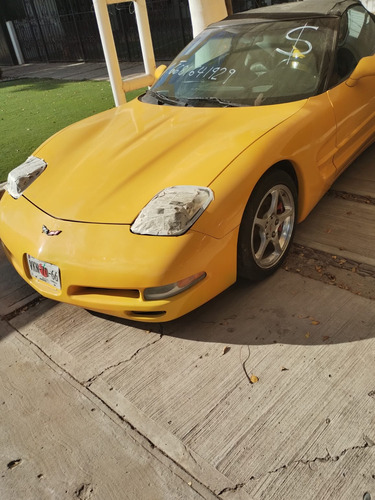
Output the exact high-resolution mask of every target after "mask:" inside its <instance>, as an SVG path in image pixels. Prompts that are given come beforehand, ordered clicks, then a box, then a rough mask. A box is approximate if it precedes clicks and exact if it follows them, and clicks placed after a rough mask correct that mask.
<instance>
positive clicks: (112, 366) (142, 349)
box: [82, 333, 163, 388]
mask: <svg viewBox="0 0 375 500" xmlns="http://www.w3.org/2000/svg"><path fill="white" fill-rule="evenodd" d="M162 338H163V334H162V333H159V334H158V338H157V339H155V340H153V341H152V342H149V343H148V344H146V345H144V346H142V347H140V348H139V349H137V350H136V351H135V352H134V353H133V354H132V355H131V356H130V357H129V358H127V359H122V360H121V361H118V362H117V363H115V364H113V365H110V366H106V367H105V368H104V369H103V370H102V371H101V372H100V373H98V374H96V375H93V376H92V377H90V378H89V379H88V380H86V382H82V384H83V385H84V386H85V387H87V388H88V387H90V386H91V384H92V383H93V382H95V381H96V380H97V379H98V378H99V377H101V376H102V375H104V374H105V373H106V372H108V371H110V370H113V369H114V368H118V367H119V366H121V365H124V364H126V363H129V362H130V361H132V360H133V359H134V358H135V357H136V356H138V354H139V353H140V352H142V351H144V350H145V349H148V348H149V347H151V346H152V345H154V344H156V343H157V342H159V341H160V340H161V339H162Z"/></svg>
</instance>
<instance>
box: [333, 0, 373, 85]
mask: <svg viewBox="0 0 375 500" xmlns="http://www.w3.org/2000/svg"><path fill="white" fill-rule="evenodd" d="M374 52H375V23H374V21H373V19H372V17H371V16H370V15H369V13H368V12H367V11H366V10H365V9H364V8H362V7H361V6H356V7H352V8H351V9H349V10H348V11H347V13H346V15H345V16H343V18H342V20H341V26H340V33H339V42H338V48H337V54H336V61H335V70H334V78H335V79H336V80H335V81H334V82H333V83H340V82H341V81H343V80H345V79H346V78H348V76H349V75H350V74H351V73H352V72H353V70H354V68H355V67H356V66H357V64H358V62H359V60H360V59H361V58H362V57H366V56H370V55H372V54H374Z"/></svg>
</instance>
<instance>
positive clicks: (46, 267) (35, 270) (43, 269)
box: [27, 255, 61, 290]
mask: <svg viewBox="0 0 375 500" xmlns="http://www.w3.org/2000/svg"><path fill="white" fill-rule="evenodd" d="M27 262H28V264H29V271H30V274H31V276H32V277H33V278H36V279H38V280H40V281H44V282H45V283H48V284H49V285H51V286H53V287H55V288H58V289H59V290H61V282H60V269H59V268H58V267H57V266H55V265H54V264H49V263H48V262H43V261H42V260H38V259H35V258H34V257H31V255H27Z"/></svg>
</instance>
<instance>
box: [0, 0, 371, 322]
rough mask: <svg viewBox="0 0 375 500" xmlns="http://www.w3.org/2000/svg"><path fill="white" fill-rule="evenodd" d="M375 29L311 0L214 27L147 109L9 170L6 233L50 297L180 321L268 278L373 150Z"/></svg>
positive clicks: (75, 131) (80, 126)
mask: <svg viewBox="0 0 375 500" xmlns="http://www.w3.org/2000/svg"><path fill="white" fill-rule="evenodd" d="M374 52H375V22H374V16H373V15H372V14H371V13H369V12H367V11H366V10H365V8H364V7H363V5H362V4H361V2H359V1H356V0H342V1H335V0H305V1H299V2H292V3H287V4H283V5H277V6H271V7H265V8H260V9H255V10H250V11H247V12H242V13H240V14H236V15H233V16H230V17H228V18H226V19H224V20H223V21H221V22H218V23H216V24H213V25H211V26H209V27H208V28H207V29H206V30H205V31H203V32H202V33H201V34H200V35H199V36H198V37H197V38H195V39H194V40H193V41H192V42H191V43H190V44H189V45H188V46H187V47H186V48H185V49H184V50H183V51H182V52H181V53H180V54H179V55H178V56H177V58H176V59H175V60H174V61H173V62H172V63H171V65H170V66H169V67H168V68H166V69H165V71H164V72H162V71H161V70H160V69H158V70H157V72H156V74H157V77H156V78H157V79H156V81H155V83H154V85H153V86H152V87H151V88H150V89H149V90H148V91H147V92H145V94H144V95H142V96H140V97H139V98H138V99H135V100H134V101H132V102H130V103H127V104H125V105H123V106H120V107H118V108H115V109H111V110H109V111H106V112H104V113H101V114H98V115H96V116H93V117H91V118H88V119H86V120H83V121H81V122H79V123H76V124H74V125H72V126H70V127H68V128H66V129H64V130H62V131H61V132H59V133H57V134H56V135H55V136H53V137H52V138H51V139H49V140H47V141H46V142H45V143H44V144H43V145H42V146H40V147H39V148H38V149H37V150H36V151H35V152H34V153H33V155H32V156H30V157H29V158H28V159H27V160H26V161H25V163H23V164H22V165H20V166H18V167H17V168H15V169H14V170H13V171H12V172H10V174H9V177H8V182H7V191H6V192H5V194H4V196H3V197H2V199H1V203H0V237H1V240H2V243H3V245H4V248H5V252H6V255H7V256H8V258H9V260H10V262H11V263H12V264H13V265H14V267H15V268H16V270H17V271H18V273H19V274H20V275H21V276H22V277H23V278H24V279H25V280H26V281H27V282H28V283H29V284H30V285H31V286H33V287H34V288H35V289H36V290H37V291H38V292H40V293H41V294H42V295H44V296H46V297H49V298H52V299H55V300H59V301H63V302H68V303H70V304H75V305H77V306H81V307H84V308H87V309H89V310H94V311H98V312H102V313H106V314H110V315H115V316H119V317H123V318H128V319H131V320H138V321H150V322H159V321H168V320H171V319H174V318H176V317H178V316H181V315H183V314H185V313H187V312H189V311H191V310H193V309H194V308H196V307H198V306H200V305H201V304H203V303H205V302H206V301H208V300H210V299H211V298H213V297H214V296H215V295H217V294H219V293H220V292H222V291H223V290H224V289H226V288H227V287H228V286H230V285H231V284H233V283H234V282H235V281H236V279H237V276H241V277H245V278H248V279H250V280H254V281H256V280H260V279H263V278H265V277H267V276H269V275H270V274H271V273H273V272H274V271H275V270H276V269H277V268H278V267H279V266H280V265H281V264H282V263H283V260H284V259H285V257H286V254H287V252H288V249H289V247H290V245H291V242H292V239H293V234H294V229H295V225H296V223H297V222H299V221H302V220H303V219H304V218H305V217H306V216H307V215H308V214H309V212H310V211H311V209H312V208H313V207H314V206H315V205H316V203H317V202H318V201H319V199H320V198H321V197H322V196H323V195H324V193H325V192H326V191H327V189H328V188H329V187H330V185H331V184H332V183H333V182H334V180H335V179H336V178H337V177H338V176H339V174H340V173H341V172H342V171H343V170H344V169H345V168H346V167H347V166H348V165H349V164H350V163H351V162H352V161H353V159H354V158H355V157H356V156H358V155H359V154H360V153H361V152H362V151H363V150H364V149H365V148H366V147H367V146H368V145H369V144H371V143H372V142H373V140H374V134H375V118H374V117H375V56H374V55H373V54H374Z"/></svg>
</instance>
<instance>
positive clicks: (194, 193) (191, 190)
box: [131, 186, 214, 236]
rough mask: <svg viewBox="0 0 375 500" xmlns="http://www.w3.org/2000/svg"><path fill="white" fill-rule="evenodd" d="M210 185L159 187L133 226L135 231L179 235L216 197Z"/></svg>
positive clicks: (159, 234) (147, 233)
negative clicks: (162, 188)
mask: <svg viewBox="0 0 375 500" xmlns="http://www.w3.org/2000/svg"><path fill="white" fill-rule="evenodd" d="M213 198H214V195H213V192H212V191H211V189H210V188H206V187H200V186H173V187H168V188H166V189H164V190H163V191H160V193H158V194H157V195H156V196H154V198H152V200H151V201H150V202H149V203H148V204H147V205H146V206H145V208H144V209H143V210H142V211H141V212H140V214H139V215H138V217H137V218H136V219H135V221H134V223H133V224H132V226H131V231H132V232H133V233H136V234H145V235H152V236H179V235H181V234H184V233H186V231H187V230H188V229H189V228H190V227H191V226H192V225H193V224H194V222H196V220H197V219H198V218H199V217H200V216H201V215H202V213H203V212H204V211H205V209H206V208H207V207H208V205H209V204H210V203H211V201H212V200H213Z"/></svg>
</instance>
